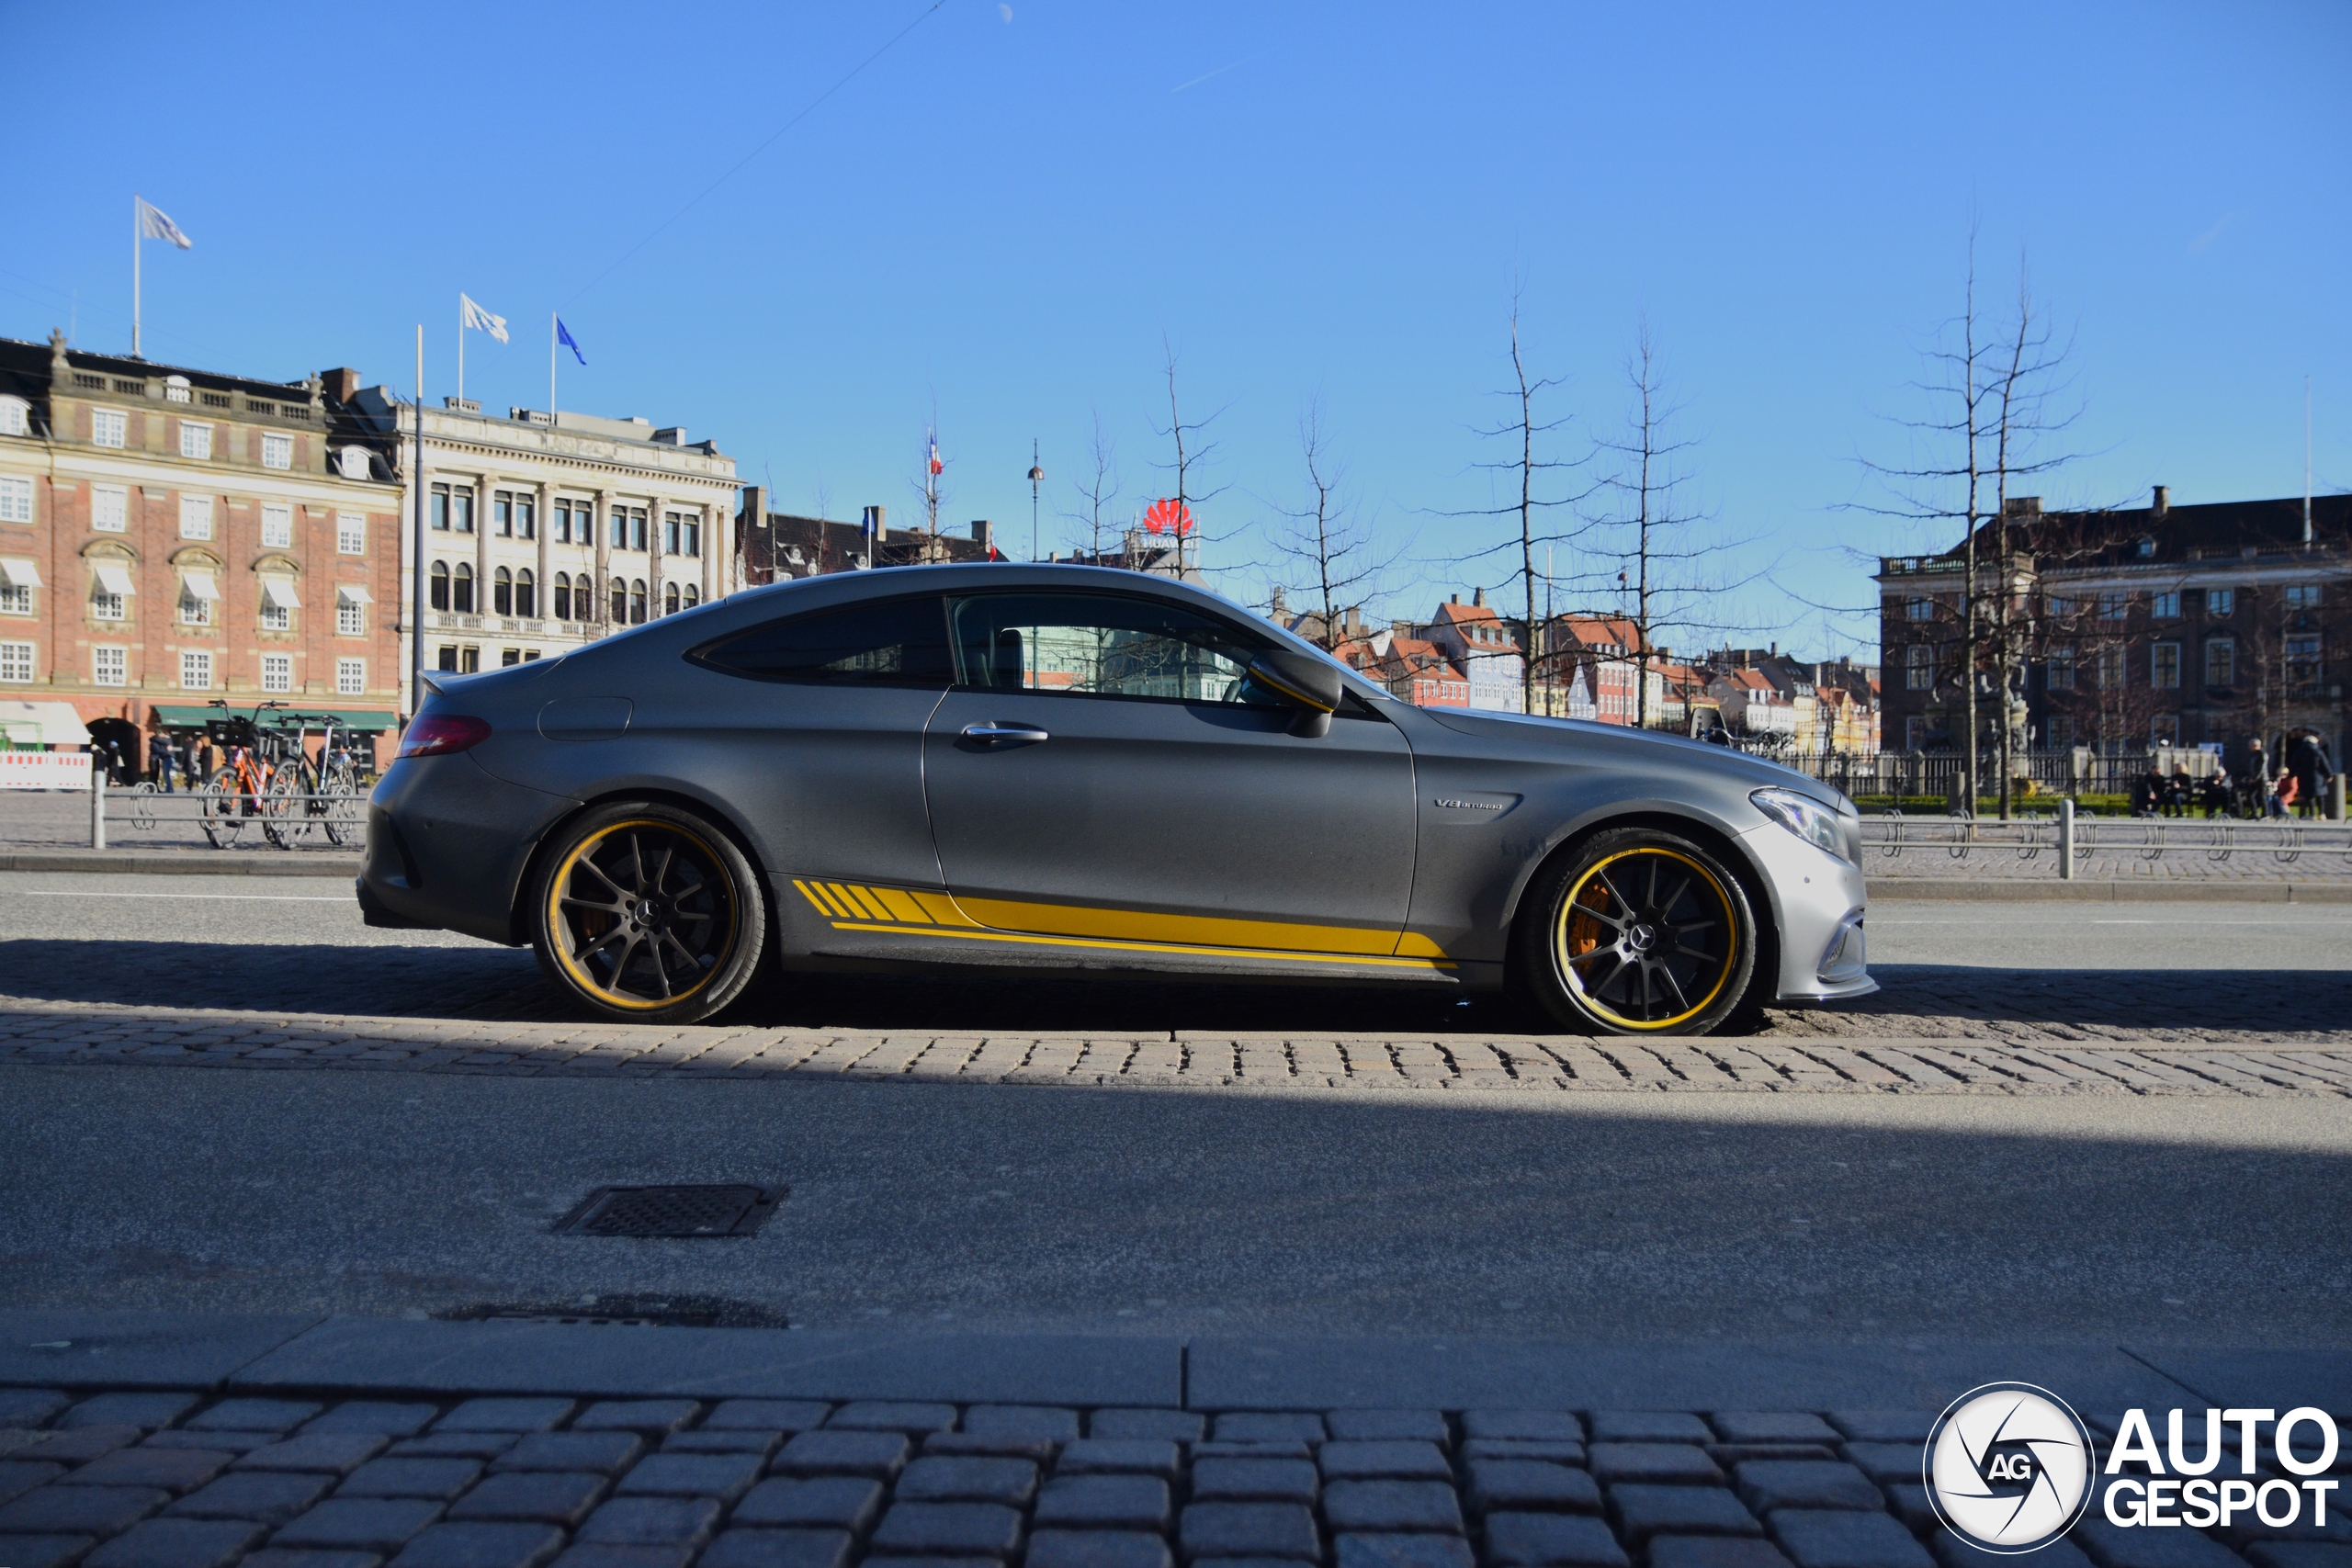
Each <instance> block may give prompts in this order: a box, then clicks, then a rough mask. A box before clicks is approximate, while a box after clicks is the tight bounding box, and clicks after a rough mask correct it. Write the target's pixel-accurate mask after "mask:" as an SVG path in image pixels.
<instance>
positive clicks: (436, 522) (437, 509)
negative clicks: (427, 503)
mask: <svg viewBox="0 0 2352 1568" xmlns="http://www.w3.org/2000/svg"><path fill="white" fill-rule="evenodd" d="M430 515H431V517H432V520H433V526H435V528H438V529H439V530H441V532H443V533H445V534H446V533H447V532H448V531H449V487H448V486H447V485H435V486H434V487H433V505H432V508H431V512H430Z"/></svg>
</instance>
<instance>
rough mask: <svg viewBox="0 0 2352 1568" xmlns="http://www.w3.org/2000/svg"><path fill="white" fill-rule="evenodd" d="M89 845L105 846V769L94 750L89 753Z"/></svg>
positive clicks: (96, 847) (101, 847)
mask: <svg viewBox="0 0 2352 1568" xmlns="http://www.w3.org/2000/svg"><path fill="white" fill-rule="evenodd" d="M90 847H91V848H92V849H94V850H102V849H105V848H106V847H107V771H106V769H105V768H104V767H103V766H101V765H100V763H99V761H98V757H97V753H96V752H92V753H91V754H90Z"/></svg>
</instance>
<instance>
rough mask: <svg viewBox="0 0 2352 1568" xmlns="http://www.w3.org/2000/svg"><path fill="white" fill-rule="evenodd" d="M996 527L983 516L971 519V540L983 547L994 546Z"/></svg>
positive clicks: (991, 547)
mask: <svg viewBox="0 0 2352 1568" xmlns="http://www.w3.org/2000/svg"><path fill="white" fill-rule="evenodd" d="M995 534H996V529H995V525H993V524H991V523H990V522H989V520H988V519H987V518H985V517H975V518H974V519H972V542H973V543H974V544H976V545H978V546H980V547H982V548H984V549H991V550H992V549H994V548H996V537H995Z"/></svg>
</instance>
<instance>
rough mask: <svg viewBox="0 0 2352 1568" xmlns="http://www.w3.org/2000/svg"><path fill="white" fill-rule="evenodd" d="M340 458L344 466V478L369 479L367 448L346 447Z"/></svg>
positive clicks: (339, 455)
mask: <svg viewBox="0 0 2352 1568" xmlns="http://www.w3.org/2000/svg"><path fill="white" fill-rule="evenodd" d="M338 457H339V459H340V461H341V463H342V465H343V477H344V478H345V479H366V478H368V448H367V447H365V446H346V447H345V448H344V449H343V451H342V452H341V453H340V454H338Z"/></svg>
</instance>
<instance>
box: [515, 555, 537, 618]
mask: <svg viewBox="0 0 2352 1568" xmlns="http://www.w3.org/2000/svg"><path fill="white" fill-rule="evenodd" d="M538 613H539V580H538V579H537V577H535V576H533V575H532V572H531V569H530V568H529V567H527V566H526V567H525V568H524V569H523V570H520V571H518V572H516V573H515V614H516V615H521V616H523V617H525V618H526V619H529V618H532V617H536V616H537V615H538Z"/></svg>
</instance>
